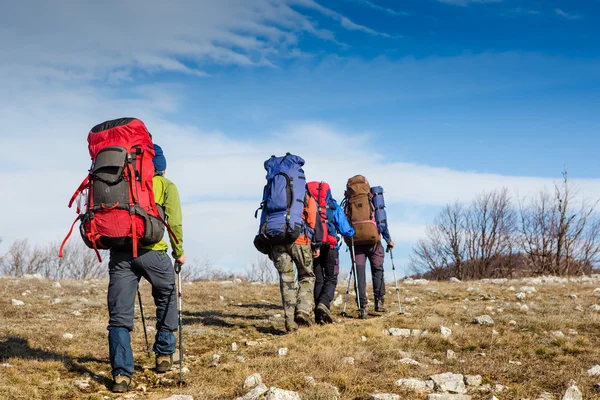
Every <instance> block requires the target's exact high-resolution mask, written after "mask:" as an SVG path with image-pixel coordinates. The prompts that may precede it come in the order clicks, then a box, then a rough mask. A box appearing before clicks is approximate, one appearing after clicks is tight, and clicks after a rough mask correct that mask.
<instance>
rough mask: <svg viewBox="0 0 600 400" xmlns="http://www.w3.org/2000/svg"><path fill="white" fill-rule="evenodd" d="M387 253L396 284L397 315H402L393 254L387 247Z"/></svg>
mask: <svg viewBox="0 0 600 400" xmlns="http://www.w3.org/2000/svg"><path fill="white" fill-rule="evenodd" d="M387 251H388V252H389V253H390V258H391V259H392V271H393V273H394V282H395V283H396V296H397V297H398V314H404V312H403V311H402V304H400V288H399V287H398V279H396V267H395V266H394V252H393V250H392V248H391V247H389V246H388V248H387Z"/></svg>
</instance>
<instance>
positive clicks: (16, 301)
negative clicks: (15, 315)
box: [11, 299, 25, 307]
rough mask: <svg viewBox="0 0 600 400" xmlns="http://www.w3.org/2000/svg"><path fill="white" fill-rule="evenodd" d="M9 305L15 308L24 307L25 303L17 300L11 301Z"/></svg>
mask: <svg viewBox="0 0 600 400" xmlns="http://www.w3.org/2000/svg"><path fill="white" fill-rule="evenodd" d="M11 303H12V305H13V306H15V307H22V306H24V305H25V302H24V301H21V300H17V299H12V301H11Z"/></svg>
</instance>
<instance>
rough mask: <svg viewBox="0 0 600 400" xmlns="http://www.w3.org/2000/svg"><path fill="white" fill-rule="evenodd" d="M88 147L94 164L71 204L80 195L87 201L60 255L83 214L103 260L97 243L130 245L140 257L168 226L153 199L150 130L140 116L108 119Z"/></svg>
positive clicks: (86, 236) (88, 239)
mask: <svg viewBox="0 0 600 400" xmlns="http://www.w3.org/2000/svg"><path fill="white" fill-rule="evenodd" d="M88 149H89V153H90V156H91V158H92V166H91V168H90V170H89V174H88V176H87V177H86V178H85V179H84V181H83V182H82V183H81V185H80V186H79V188H78V189H77V191H75V194H74V195H73V197H72V198H71V201H70V202H69V208H71V207H72V205H73V203H74V202H75V200H76V199H77V198H78V197H79V196H80V195H81V196H82V197H83V200H84V202H85V203H84V205H81V206H80V205H78V206H77V214H78V217H77V218H76V219H75V221H74V222H73V225H72V226H71V230H70V231H69V234H68V235H67V237H66V238H65V240H64V241H63V243H62V245H61V248H60V252H59V256H60V257H62V256H63V248H64V246H65V243H66V241H67V239H68V238H69V236H70V235H71V233H72V232H73V227H74V226H75V223H77V221H78V220H80V221H81V224H80V233H81V237H82V238H83V241H84V242H85V244H86V245H87V246H88V247H90V248H92V249H94V251H96V254H97V256H98V259H99V260H101V258H100V253H99V252H98V250H99V249H118V250H125V249H132V251H133V256H134V257H137V248H138V245H142V246H145V245H150V244H153V243H157V242H159V241H160V240H162V238H163V236H164V231H165V226H166V224H165V222H164V212H163V211H162V209H160V207H158V206H157V205H156V203H155V201H154V191H153V185H152V178H153V177H154V164H153V163H152V159H153V158H154V145H153V143H152V136H151V135H150V133H149V132H148V129H146V126H145V125H144V123H143V122H142V121H140V120H139V119H136V118H121V119H116V120H112V121H106V122H103V123H101V124H99V125H96V126H95V127H93V128H92V130H91V131H90V133H89V134H88ZM80 207H81V208H83V209H81V208H80Z"/></svg>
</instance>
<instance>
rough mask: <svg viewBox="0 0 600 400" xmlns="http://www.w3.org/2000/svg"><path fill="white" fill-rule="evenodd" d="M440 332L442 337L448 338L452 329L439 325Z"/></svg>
mask: <svg viewBox="0 0 600 400" xmlns="http://www.w3.org/2000/svg"><path fill="white" fill-rule="evenodd" d="M440 333H441V334H442V337H443V338H444V339H448V338H449V337H450V336H452V330H451V329H450V328H446V327H445V326H440Z"/></svg>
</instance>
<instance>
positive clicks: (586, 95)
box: [0, 0, 600, 272]
mask: <svg viewBox="0 0 600 400" xmlns="http://www.w3.org/2000/svg"><path fill="white" fill-rule="evenodd" d="M34 5H35V6H36V8H37V9H38V10H39V13H38V14H35V15H32V14H31V13H30V12H29V8H30V7H32V6H34ZM130 13H136V15H137V16H138V17H136V18H135V19H134V20H132V19H127V18H125V17H124V16H126V15H130ZM599 14H600V3H598V2H596V1H525V0H523V1H515V0H415V1H391V0H368V1H367V0H345V1H342V0H338V1H333V0H331V1H325V0H255V1H252V2H250V1H246V0H222V1H219V2H214V1H209V0H203V1H196V2H193V3H189V2H183V1H173V2H170V3H169V5H168V6H167V5H163V3H159V2H147V1H141V0H132V1H130V2H127V3H122V2H119V1H116V0H110V1H106V2H101V3H98V4H86V3H83V2H77V1H75V0H73V1H66V2H61V3H60V4H53V5H46V4H42V5H40V4H38V3H37V2H35V1H22V2H19V3H18V4H17V3H13V4H8V3H6V4H2V5H0V49H2V50H0V86H1V87H2V88H3V91H2V93H0V110H2V111H0V123H2V126H3V127H4V129H3V130H1V131H0V145H1V146H2V148H17V149H19V150H20V151H21V152H23V151H25V150H26V151H28V152H29V153H28V154H32V157H31V158H29V159H24V158H23V157H22V156H21V155H20V153H19V152H10V153H7V154H5V155H4V156H3V157H2V159H0V166H2V172H0V176H1V177H2V179H3V180H4V181H5V182H7V184H9V185H12V187H14V188H15V190H13V191H12V192H11V194H9V195H7V196H5V198H4V199H2V200H0V205H2V207H3V208H4V209H11V210H13V212H12V213H11V214H10V215H8V216H7V217H6V222H5V223H4V224H2V227H1V228H0V237H2V238H3V239H4V242H3V243H2V244H1V245H0V252H2V251H4V250H5V249H6V247H7V243H10V241H12V240H14V239H16V238H20V237H29V238H30V239H31V241H32V242H34V243H47V242H49V241H54V240H58V239H60V238H61V237H62V235H63V234H64V232H65V231H66V228H67V226H68V224H69V222H70V220H71V219H72V211H71V210H67V209H66V207H65V204H66V201H67V200H68V198H69V197H70V195H71V193H72V191H73V190H74V189H75V188H76V186H77V185H78V184H79V182H80V180H81V178H82V177H83V175H84V174H85V171H86V169H87V167H88V165H89V159H88V157H87V149H86V142H85V137H86V134H87V132H88V131H89V129H90V128H91V127H92V126H94V125H96V124H97V123H99V122H102V121H104V120H107V119H113V118H117V117H120V116H124V115H126V116H137V117H139V118H141V119H143V120H144V121H145V122H146V124H147V125H148V127H149V129H150V131H152V132H153V134H154V135H155V137H156V141H157V142H158V143H160V144H161V146H162V147H163V148H164V149H165V151H166V153H167V158H168V160H169V165H170V167H169V171H168V173H169V177H170V178H171V179H173V181H175V182H176V183H177V184H178V185H179V187H180V191H181V193H182V198H183V201H184V204H185V208H184V215H185V216H186V221H187V223H186V225H185V227H186V242H187V243H189V247H188V249H189V256H190V257H191V258H210V259H211V260H213V261H214V262H215V264H217V265H218V266H220V267H223V268H228V269H232V270H236V271H241V270H243V269H244V268H245V266H247V265H248V263H250V262H252V260H254V259H255V258H256V252H255V250H254V249H253V248H252V236H253V234H254V231H255V230H256V228H257V223H256V221H254V219H253V212H254V209H255V208H256V205H257V204H258V202H259V200H260V194H261V192H262V185H263V184H264V171H263V170H262V160H264V159H265V158H267V157H269V156H270V155H271V154H273V153H282V152H285V151H288V150H289V151H293V152H297V153H298V154H300V155H302V156H303V157H304V158H306V160H307V168H306V170H307V174H309V180H310V179H319V180H320V179H324V180H329V181H330V183H331V184H332V186H333V188H334V192H335V194H336V195H337V197H340V195H341V193H342V192H343V185H344V183H345V179H347V178H348V177H350V176H352V175H354V174H356V173H364V174H365V175H367V176H368V177H369V179H370V180H371V181H373V182H374V183H376V184H381V185H383V186H384V187H385V188H386V191H387V193H388V204H389V210H388V214H389V215H390V219H391V220H392V224H393V228H394V229H393V230H392V234H393V235H394V237H395V238H396V242H397V243H398V256H397V259H398V263H399V264H400V269H401V271H402V272H406V271H407V270H406V261H407V258H408V255H409V253H410V248H411V246H412V245H413V244H414V242H415V241H416V240H417V239H418V238H419V237H420V236H422V234H423V231H424V227H425V226H426V224H427V223H429V222H431V220H432V219H433V216H434V215H435V213H436V212H437V210H438V209H439V207H440V206H442V205H443V204H445V203H448V202H452V201H454V200H456V199H458V200H461V201H465V202H468V201H469V200H470V199H471V198H472V197H473V196H474V195H475V194H476V193H479V192H480V191H482V190H491V189H494V188H498V187H502V186H505V187H508V188H509V189H510V190H511V192H512V193H515V194H516V193H518V194H519V195H524V194H528V191H533V190H537V189H539V188H541V187H543V186H548V185H551V184H552V179H554V178H556V177H558V176H559V175H560V172H561V170H562V168H563V167H565V166H566V167H568V168H569V171H570V174H571V177H572V178H574V179H576V180H577V182H576V183H577V184H578V186H579V187H580V189H581V192H582V195H583V196H585V197H590V198H597V197H600V179H598V175H597V167H598V165H597V164H598V162H597V159H598V158H597V149H598V147H599V145H600V137H599V135H598V133H597V132H598V130H599V128H600V116H599V115H600V113H598V112H597V110H598V106H599V105H600V90H598V89H600V68H599V67H600V58H599V55H600V54H599V52H600V49H599V46H598V37H599V34H600V24H598V22H599V21H598V19H599V18H598V17H599ZM90 15H94V16H95V18H92V19H90V18H89V16H90ZM50 148H51V149H53V151H51V152H50V151H48V149H50ZM48 165H53V166H54V169H53V170H49V169H48ZM34 180H36V182H41V183H39V184H36V185H31V184H29V183H30V182H33V181H34ZM39 185H42V186H43V188H39V187H38V186H39ZM40 190H42V192H43V193H45V197H46V207H47V208H48V209H51V210H52V212H51V213H48V212H45V211H44V209H43V208H41V207H39V206H38V203H37V202H36V198H37V197H38V196H39V192H40ZM16 199H18V201H17V200H16ZM15 204H18V205H17V206H15ZM39 220H43V221H45V223H44V224H42V226H41V227H40V224H39V222H38V221H39ZM219 221H221V223H220V222H219ZM72 240H79V238H74V239H72ZM232 245H234V248H235V251H232V250H231V249H232Z"/></svg>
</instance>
